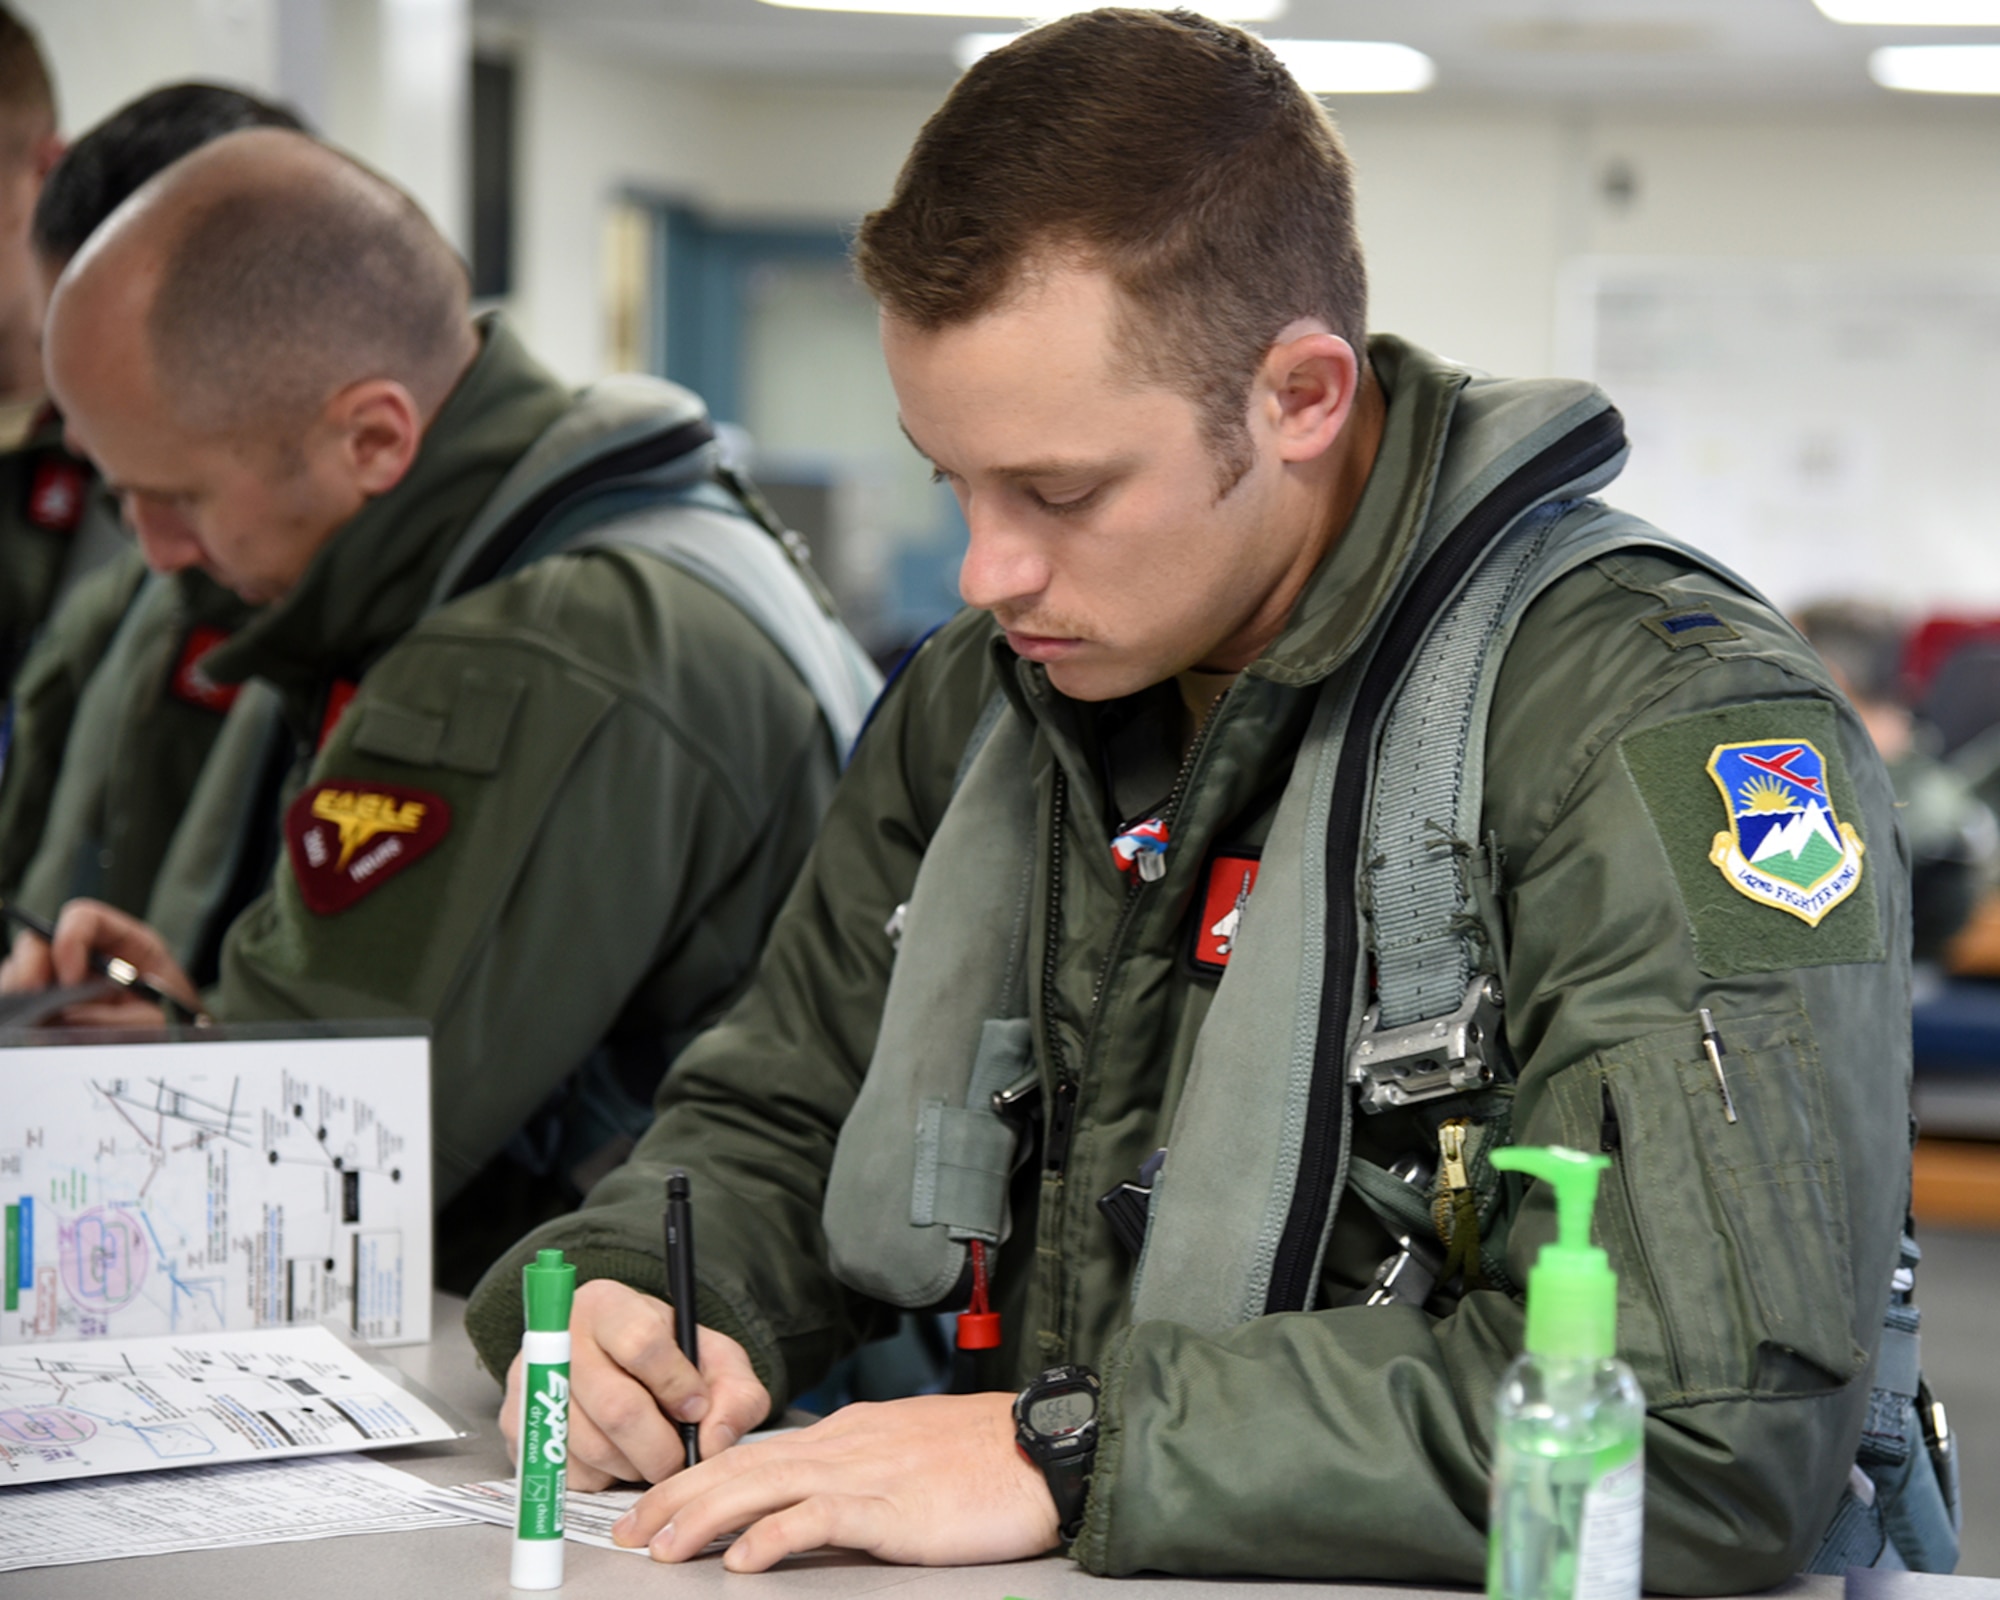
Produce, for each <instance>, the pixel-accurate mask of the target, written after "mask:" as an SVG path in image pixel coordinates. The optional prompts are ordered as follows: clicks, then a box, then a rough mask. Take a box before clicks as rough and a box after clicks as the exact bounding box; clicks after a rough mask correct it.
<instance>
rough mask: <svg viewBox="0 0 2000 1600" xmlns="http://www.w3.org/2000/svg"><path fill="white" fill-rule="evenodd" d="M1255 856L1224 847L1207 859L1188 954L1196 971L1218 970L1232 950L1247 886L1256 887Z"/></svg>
mask: <svg viewBox="0 0 2000 1600" xmlns="http://www.w3.org/2000/svg"><path fill="white" fill-rule="evenodd" d="M1257 856H1258V853H1257V852H1256V851H1254V850H1224V851H1220V852H1218V853H1217V854H1216V855H1214V856H1212V857H1211V858H1210V859H1209V863H1208V883H1207V886H1206V887H1205V888H1204V889H1203V890H1202V896H1201V912H1200V915H1199V917H1198V918H1197V919H1196V922H1195V926H1194V953H1193V955H1192V957H1191V958H1190V959H1191V960H1192V961H1193V963H1194V966H1195V969H1196V970H1197V971H1199V972H1210V973H1219V972H1221V971H1222V970H1223V969H1224V968H1225V967H1227V966H1228V965H1229V958H1230V957H1231V956H1233V955H1234V954H1235V953H1236V934H1237V931H1238V929H1239V928H1240V927H1241V926H1242V922H1243V912H1244V908H1245V907H1247V906H1248V905H1249V904H1250V892H1251V890H1253V889H1255V888H1256V887H1257Z"/></svg>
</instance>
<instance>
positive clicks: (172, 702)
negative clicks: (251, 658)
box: [0, 549, 254, 918]
mask: <svg viewBox="0 0 2000 1600" xmlns="http://www.w3.org/2000/svg"><path fill="white" fill-rule="evenodd" d="M253 610H254V608H253V607H251V606H249V605H246V604H245V603H244V602H243V601H241V600H239V599H238V598H237V597H236V596H235V595H233V594H231V593H230V592H229V591H228V590H227V589H224V588H223V587H222V586H221V585H219V584H217V583H216V582H214V580H212V579H210V578H208V577H207V576H205V575H204V574H203V573H201V572H198V571H187V572H179V573H175V574H173V575H172V576H164V575H154V576H151V577H149V576H148V575H147V573H146V568H145V563H144V562H143V561H141V560H140V558H139V553H138V551H137V550H136V549H129V550H127V552H126V553H125V554H124V555H123V556H122V557H121V558H120V559H118V560H116V561H113V562H111V563H108V564H107V565H106V566H104V567H102V568H100V569H98V570H97V571H95V572H93V573H92V574H91V575H90V576H89V577H87V578H86V579H84V580H83V582H81V583H79V584H78V585H77V587H76V589H75V591H74V592H73V593H71V594H70V595H69V597H68V598H67V599H65V600H64V601H63V602H62V603H61V604H60V605H59V606H57V608H56V610H55V613H54V614H53V615H52V616H51V617H50V618H49V622H48V626H47V627H46V629H45V630H44V631H43V634H42V637H41V638H40V639H38V640H37V641H36V643H35V647H34V648H33V649H32V650H31V651H30V652H29V654H28V659H27V660H26V662H24V663H23V665H22V668H21V673H20V677H19V679H18V683H17V688H18V694H17V697H16V700H15V707H14V742H13V749H12V753H11V754H10V757H9V761H8V765H7V770H6V772H5V774H4V775H0V897H4V898H8V899H13V900H18V901H19V902H20V904H22V905H23V906H25V907H27V908H28V909H29V910H31V911H33V912H35V913H37V914H38V915H40V916H43V917H47V918H53V917H54V916H55V914H56V912H57V911H58V910H60V909H61V907H62V905H63V903H64V902H65V901H68V900H72V899H75V898H77V897H79V896H88V897H90V898H91V899H95V900H103V901H106V902H107V903H109V904H111V905H114V906H117V907H118V908H119V909H120V910H122V911H129V912H131V913H132V914H133V915H134V916H144V915H146V914H147V912H148V910H149V907H150V901H151V896H152V892H153V886H154V882H155V880H156V878H157V877H158V874H159V872H160V868H161V864H162V863H163V861H164V860H165V859H166V855H167V852H168V849H169V848H170V846H171V844H172V842H173V838H174V834H175V832H176V830H177V829H178V828H179V827H180V824H181V820H182V817H183V815H184V814H185V812H186V809H187V804H188V801H189V799H190V797H191V796H192V795H193V793H194V789H195V784H196V782H197V780H198V779H199V778H200V776H201V773H202V770H203V767H204V765H205V764H206V762H207V760H208V755H209V751H210V750H211V749H212V748H213V747H214V744H215V741H216V738H217V736H218V735H219V734H220V733H221V731H222V725H223V717H224V715H225V714H226V712H227V710H228V707H229V703H230V700H231V698H232V694H233V691H231V690H228V689H225V688H223V687H222V686H220V685H217V684H213V683H209V682H207V681H206V680H205V678H204V677H203V676H202V673H201V667H200V660H201V658H202V653H203V652H204V651H205V650H206V649H212V648H213V647H214V645H215V644H216V643H218V642H220V640H221V639H223V638H225V637H227V636H228V635H229V634H230V633H231V632H233V631H234V630H235V629H236V628H238V627H240V626H241V625H242V623H243V621H244V620H245V619H246V618H248V617H249V616H250V615H252V613H253Z"/></svg>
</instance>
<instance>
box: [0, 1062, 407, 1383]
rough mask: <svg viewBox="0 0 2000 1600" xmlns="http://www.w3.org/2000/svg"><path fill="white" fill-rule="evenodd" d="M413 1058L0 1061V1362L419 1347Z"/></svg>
mask: <svg viewBox="0 0 2000 1600" xmlns="http://www.w3.org/2000/svg"><path fill="white" fill-rule="evenodd" d="M430 1143H431V1141H430V1053H429V1047H428V1044H427V1042H426V1041H425V1040H424V1039H422V1038H416V1037H403V1038H381V1037H361V1038H338V1039H284V1040H266V1039H226V1040H192V1041H181V1042H175V1043H171V1044H106V1045H66V1046H40V1047H36V1046H30V1047H25V1048H9V1049H0V1201H4V1204H5V1218H6V1228H7V1235H6V1260H5V1265H4V1268H0V1346H6V1345H18V1344H24V1343H32V1342H35V1341H40V1340H51V1339H95V1338H120V1337H131V1336H135V1335H143V1334H160V1333H192V1332H199V1331H202V1330H209V1329H224V1328H257V1327H269V1326H273V1325H277V1324H282V1323H294V1322H297V1323H313V1322H317V1321H319V1320H320V1319H321V1318H322V1317H325V1316H335V1317H337V1318H338V1319H339V1320H340V1321H341V1322H342V1323H343V1324H345V1325H346V1326H348V1327H350V1328H352V1329H353V1330H354V1331H355V1333H357V1334H359V1335H360V1336H361V1337H362V1338H365V1339H369V1340H372V1341H374V1342H376V1343H379V1344H412V1343H420V1342H422V1341H423V1340H425V1339H428V1338H429V1337H430V1307H431V1291H430V1281H431V1182H430Z"/></svg>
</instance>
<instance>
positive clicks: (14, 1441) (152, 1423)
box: [0, 1327, 459, 1486]
mask: <svg viewBox="0 0 2000 1600" xmlns="http://www.w3.org/2000/svg"><path fill="white" fill-rule="evenodd" d="M458 1437H459V1430H458V1429H457V1428H456V1427H454V1426H453V1425H452V1424H451V1423H449V1422H447V1421H445V1419H444V1418H442V1417H440V1416H439V1415H438V1414H437V1413H436V1412H435V1411H433V1410H432V1409H431V1408H430V1407H429V1406H427V1405H425V1404H424V1403H423V1401H421V1400H419V1399H418V1398H417V1397H416V1396H415V1395H413V1394H411V1393H409V1392H408V1391H407V1390H404V1389H402V1388H399V1387H398V1386H397V1385H396V1383H395V1382H394V1380H393V1379H392V1378H391V1377H390V1376H389V1375H388V1374H387V1373H385V1372H383V1371H382V1370H381V1369H380V1368H378V1367H376V1366H374V1365H373V1364H372V1363H370V1362H369V1361H367V1360H366V1359H365V1358H364V1357H362V1356H361V1355H360V1354H358V1353H357V1352H356V1351H354V1350H352V1349H350V1348H349V1347H348V1346H347V1345H345V1344H343V1343H341V1341H340V1340H339V1339H337V1338H335V1337H334V1335H333V1334H332V1333H331V1332H329V1331H328V1330H327V1329H325V1328H320V1327H297V1328H256V1329H248V1330H246V1331H244V1332H242V1333H206V1334H188V1335H186V1336H184V1337H180V1338H174V1337H167V1338H161V1339H91V1340H79V1341H75V1342H71V1343H64V1344H38V1345H29V1346H25V1347H12V1348H0V1486H11V1485H14V1484H24V1483H46V1482H50V1481H52V1480H55V1479H60V1478H92V1477H99V1476H102V1475H104V1474H106V1473H118V1472H147V1471H152V1470H157V1469H159V1468H163V1467H190V1466H219V1465H221V1464H222V1463H224V1462H228V1461H249V1460H258V1459H263V1460H269V1459H272V1458H275V1457H278V1456H311V1455H332V1454H336V1453H338V1452H343V1451H349V1450H366V1449H369V1448H371V1447H375V1446H381V1445H400V1444H424V1443H431V1442H436V1441H440V1440H446V1439H456V1438H458Z"/></svg>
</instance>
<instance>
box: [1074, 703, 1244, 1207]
mask: <svg viewBox="0 0 2000 1600" xmlns="http://www.w3.org/2000/svg"><path fill="white" fill-rule="evenodd" d="M1228 698H1229V691H1228V690H1226V689H1225V690H1224V691H1223V692H1222V693H1221V694H1219V695H1217V696H1216V698H1215V699H1214V700H1213V701H1212V702H1210V704H1209V708H1208V710H1207V712H1206V713H1204V714H1203V716H1202V719H1201V726H1200V727H1198V728H1197V729H1195V735H1194V738H1193V739H1191V740H1189V741H1188V747H1187V754H1185V755H1184V756H1182V757H1181V765H1180V770H1179V771H1178V772H1176V773H1175V774H1174V783H1173V787H1172V788H1171V789H1169V790H1168V791H1167V799H1166V803H1165V804H1164V805H1163V806H1161V808H1160V812H1159V815H1160V818H1161V820H1162V821H1163V822H1165V823H1166V825H1167V838H1168V844H1167V848H1168V849H1172V848H1173V826H1174V824H1175V823H1176V822H1178V821H1179V820H1180V810H1181V802H1182V801H1183V800H1184V799H1185V798H1186V795H1187V790H1188V780H1189V779H1190V778H1191V777H1192V776H1193V774H1194V769H1195V765H1196V763H1197V762H1198V761H1199V760H1200V759H1201V753H1202V751H1203V750H1204V749H1205V748H1206V747H1207V745H1208V735H1209V730H1210V729H1211V728H1213V727H1214V726H1215V719H1216V713H1217V711H1218V710H1220V709H1221V706H1222V702H1223V701H1224V700H1226V699H1228ZM1068 809H1069V778H1068V775H1067V774H1066V773H1065V772H1064V771H1063V766H1062V763H1061V762H1060V761H1058V762H1057V763H1056V769H1055V783H1054V790H1053V794H1052V796H1051V799H1050V805H1049V820H1050V836H1049V899H1048V925H1047V928H1046V931H1045V934H1044V937H1043V939H1042V1031H1043V1042H1044V1044H1045V1046H1046V1048H1047V1050H1048V1053H1049V1067H1050V1070H1051V1072H1052V1073H1053V1074H1054V1077H1055V1095H1054V1097H1053V1099H1052V1100H1051V1103H1050V1106H1049V1122H1048V1136H1047V1137H1046V1138H1045V1139H1044V1140H1043V1142H1042V1167H1043V1170H1044V1171H1047V1172H1052V1173H1055V1174H1057V1175H1058V1176H1060V1175H1061V1173H1062V1171H1063V1169H1064V1167H1065V1166H1066V1165H1067V1164H1068V1162H1069V1145H1070V1138H1071V1136H1072V1135H1073V1134H1074V1133H1075V1131H1076V1102H1077V1096H1078V1093H1079V1091H1080V1089H1081V1084H1080V1083H1079V1081H1078V1079H1077V1078H1076V1076H1075V1075H1074V1074H1073V1073H1071V1071H1070V1070H1069V1058H1068V1054H1067V1052H1065V1051H1064V1049H1063V1045H1062V1034H1061V1031H1060V1030H1059V1029H1058V1028H1057V1026H1056V1010H1055V994H1056V968H1057V965H1058V963H1059V960H1060V955H1061V952H1060V945H1061V942H1062V940H1061V928H1062V861H1063V823H1064V820H1065V818H1066V816H1067V814H1068ZM1146 887H1147V885H1146V883H1145V882H1144V880H1142V879H1140V878H1139V877H1137V876H1136V875H1135V876H1134V878H1133V880H1132V882H1131V883H1129V884H1128V885H1126V888H1125V900H1124V903H1123V904H1122V905H1120V907H1119V908H1118V922H1117V925H1116V926H1115V927H1114V928H1113V929H1112V930H1111V944H1110V946H1109V948H1108V949H1107V950H1106V951H1105V955H1104V961H1103V963H1102V964H1101V965H1100V966H1099V967H1098V969H1097V981H1096V982H1095V984H1093V985H1092V987H1091V991H1090V1012H1089V1015H1088V1017H1087V1018H1086V1019H1085V1023H1084V1039H1085V1040H1086V1041H1088V1040H1090V1039H1091V1038H1093V1037H1095V1035H1096V1033H1097V1016H1098V1012H1099V1011H1100V1010H1101V1009H1102V1008H1103V1003H1104V987H1105V985H1106V984H1107V983H1108V982H1109V981H1110V979H1111V968H1112V965H1113V963H1115V962H1116V961H1117V959H1118V953H1119V951H1120V950H1121V949H1123V948H1124V944H1125V936H1126V934H1127V932H1128V931H1129V930H1130V928H1131V925H1132V919H1133V917H1134V915H1135V914H1136V913H1137V911H1138V909H1139V897H1140V896H1141V895H1142V894H1143V893H1144V892H1145V889H1146Z"/></svg>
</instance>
